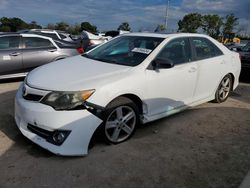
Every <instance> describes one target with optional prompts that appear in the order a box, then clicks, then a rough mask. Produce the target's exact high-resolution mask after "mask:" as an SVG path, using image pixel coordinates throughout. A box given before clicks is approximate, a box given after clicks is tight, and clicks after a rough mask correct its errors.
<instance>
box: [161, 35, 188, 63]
mask: <svg viewBox="0 0 250 188" xmlns="http://www.w3.org/2000/svg"><path fill="white" fill-rule="evenodd" d="M157 58H159V59H162V60H168V61H172V62H173V63H174V64H175V65H177V64H182V63H187V62H190V61H191V60H192V53H191V47H190V43H189V39H188V38H178V39H174V40H172V41H170V42H169V43H167V45H166V46H165V47H164V48H163V50H162V51H161V52H160V53H159V54H158V56H157Z"/></svg>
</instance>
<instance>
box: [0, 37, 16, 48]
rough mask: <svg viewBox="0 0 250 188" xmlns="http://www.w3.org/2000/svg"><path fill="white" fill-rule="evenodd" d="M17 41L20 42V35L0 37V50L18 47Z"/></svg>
mask: <svg viewBox="0 0 250 188" xmlns="http://www.w3.org/2000/svg"><path fill="white" fill-rule="evenodd" d="M19 42H20V37H18V36H10V37H0V50H4V49H18V48H19Z"/></svg>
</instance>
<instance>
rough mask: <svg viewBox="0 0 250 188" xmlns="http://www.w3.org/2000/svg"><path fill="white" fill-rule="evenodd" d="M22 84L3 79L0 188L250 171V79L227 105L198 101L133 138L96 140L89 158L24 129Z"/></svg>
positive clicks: (216, 183)
mask: <svg viewBox="0 0 250 188" xmlns="http://www.w3.org/2000/svg"><path fill="white" fill-rule="evenodd" d="M248 75H249V73H248ZM248 77H249V76H248ZM246 78H247V76H246V77H245V78H243V79H246ZM247 82H249V80H248V81H247ZM19 84H20V82H13V81H12V82H10V83H9V82H8V83H7V82H5V83H0V104H1V106H0V187H1V188H2V187H74V186H77V187H103V188H105V187H171V188H172V187H177V188H179V187H180V188H185V187H188V188H189V187H192V188H193V187H199V188H206V187H225V188H230V187H238V186H239V185H240V183H241V181H242V180H243V178H244V176H245V175H246V174H247V172H248V171H249V170H250V84H249V83H241V84H240V86H239V87H238V89H237V90H236V91H235V93H233V94H232V96H231V97H230V98H229V100H228V101H227V102H225V103H223V104H213V103H207V104H203V105H200V106H198V107H195V108H193V109H190V110H187V111H184V112H182V113H180V114H176V115H174V116H171V117H169V118H165V119H162V120H160V121H156V122H153V123H150V124H148V125H145V126H143V127H141V128H139V129H138V130H137V132H136V134H135V135H134V137H133V138H132V139H131V140H129V141H128V142H125V143H123V144H120V145H111V146H107V145H105V144H103V143H102V142H97V143H96V144H95V145H94V147H93V148H92V149H91V150H90V154H89V155H88V156H87V157H70V158H66V157H59V156H55V155H53V154H51V153H49V152H47V151H45V150H43V149H41V148H40V147H38V146H36V145H35V144H33V143H31V142H30V141H29V140H27V139H26V138H25V137H24V136H22V135H21V133H19V132H18V129H17V128H16V125H15V122H14V118H13V111H14V108H13V105H14V103H13V100H14V95H15V92H16V89H17V87H18V85H19Z"/></svg>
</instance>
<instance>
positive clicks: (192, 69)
mask: <svg viewBox="0 0 250 188" xmlns="http://www.w3.org/2000/svg"><path fill="white" fill-rule="evenodd" d="M196 70H197V68H195V67H191V68H190V69H189V71H188V72H190V73H192V72H196Z"/></svg>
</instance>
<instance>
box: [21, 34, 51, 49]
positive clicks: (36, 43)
mask: <svg viewBox="0 0 250 188" xmlns="http://www.w3.org/2000/svg"><path fill="white" fill-rule="evenodd" d="M24 45H25V47H26V48H46V47H54V46H53V44H52V43H51V42H50V41H49V40H47V39H43V38H36V37H25V38H24Z"/></svg>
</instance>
